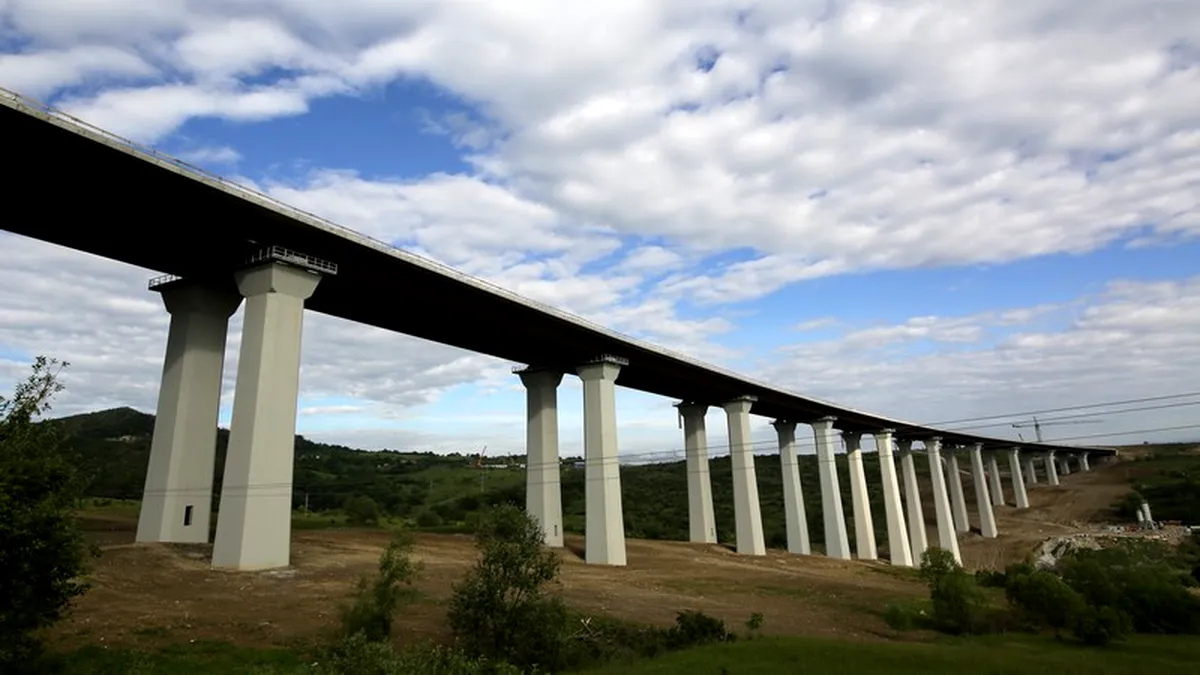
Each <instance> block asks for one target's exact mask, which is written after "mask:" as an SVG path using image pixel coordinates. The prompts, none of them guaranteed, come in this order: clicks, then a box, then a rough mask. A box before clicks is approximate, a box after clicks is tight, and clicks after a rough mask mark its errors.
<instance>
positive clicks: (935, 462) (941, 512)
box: [925, 438, 962, 564]
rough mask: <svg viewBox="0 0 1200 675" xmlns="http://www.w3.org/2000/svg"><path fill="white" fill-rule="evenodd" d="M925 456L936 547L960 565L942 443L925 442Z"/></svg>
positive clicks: (937, 439)
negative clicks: (934, 514)
mask: <svg viewBox="0 0 1200 675" xmlns="http://www.w3.org/2000/svg"><path fill="white" fill-rule="evenodd" d="M925 454H927V455H928V456H929V479H930V483H932V484H933V508H934V512H935V513H936V514H937V528H938V546H940V547H941V548H943V549H945V550H947V551H950V553H952V554H953V555H954V559H955V560H956V561H958V563H959V564H962V554H961V553H959V551H958V535H957V533H955V531H954V514H953V513H952V512H951V510H950V495H949V490H947V489H946V474H945V472H944V471H942V441H941V439H940V438H933V439H930V440H928V441H926V442H925Z"/></svg>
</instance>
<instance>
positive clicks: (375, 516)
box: [342, 495, 379, 525]
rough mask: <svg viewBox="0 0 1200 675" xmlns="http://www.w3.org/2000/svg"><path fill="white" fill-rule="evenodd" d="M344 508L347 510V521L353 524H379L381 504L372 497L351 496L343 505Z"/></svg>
mask: <svg viewBox="0 0 1200 675" xmlns="http://www.w3.org/2000/svg"><path fill="white" fill-rule="evenodd" d="M342 510H343V511H345V512H346V522H348V523H349V524H351V525H378V524H379V504H377V503H375V500H374V499H371V498H370V497H367V496H364V495H358V496H357V497H351V498H349V499H347V500H346V503H345V504H343V505H342Z"/></svg>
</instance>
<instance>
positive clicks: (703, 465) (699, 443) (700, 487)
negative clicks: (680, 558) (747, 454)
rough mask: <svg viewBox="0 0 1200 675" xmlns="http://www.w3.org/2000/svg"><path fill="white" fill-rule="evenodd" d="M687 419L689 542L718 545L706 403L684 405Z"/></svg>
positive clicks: (680, 411)
mask: <svg viewBox="0 0 1200 675" xmlns="http://www.w3.org/2000/svg"><path fill="white" fill-rule="evenodd" d="M676 407H677V408H679V414H680V416H682V417H683V448H684V454H685V456H686V457H687V485H688V541H691V542H693V543H697V544H715V543H717V520H716V517H714V516H713V499H712V479H711V478H710V477H709V473H708V431H707V430H706V429H705V425H704V415H705V414H706V413H707V412H708V404H706V403H680V404H679V405H678V406H676Z"/></svg>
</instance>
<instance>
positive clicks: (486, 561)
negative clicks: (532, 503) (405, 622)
mask: <svg viewBox="0 0 1200 675" xmlns="http://www.w3.org/2000/svg"><path fill="white" fill-rule="evenodd" d="M542 539H543V537H542V530H541V527H540V526H539V525H538V524H537V522H536V521H534V520H533V519H532V518H530V517H529V516H528V515H527V514H526V513H525V512H524V511H522V510H521V509H519V508H517V507H516V506H513V505H511V504H506V505H501V506H496V507H492V508H491V509H489V510H487V511H486V512H484V514H483V515H482V517H481V518H480V522H479V530H478V531H477V532H476V546H477V547H478V548H479V552H480V555H479V560H478V561H477V562H476V563H475V566H474V567H473V568H471V569H470V570H469V571H468V572H467V575H466V577H465V578H464V579H463V581H462V582H461V583H459V584H458V585H456V586H455V587H454V593H453V595H452V596H451V598H450V603H449V604H450V607H449V611H448V612H447V618H448V619H449V622H450V628H451V630H452V631H453V632H454V636H455V638H456V639H457V640H458V643H459V644H460V645H461V646H462V647H463V649H464V650H465V651H466V652H467V653H468V654H470V655H472V656H474V657H486V658H491V659H502V660H506V661H508V662H510V663H512V664H514V665H516V666H519V667H521V668H526V669H528V668H531V667H534V666H536V665H539V664H540V665H541V666H542V667H543V668H546V669H548V670H555V669H557V668H558V667H559V666H560V664H561V662H562V659H563V655H564V651H563V647H564V642H565V637H566V620H567V611H566V607H565V605H563V603H562V600H561V599H560V598H558V597H556V596H552V595H549V594H547V593H546V592H545V590H544V589H545V585H546V584H548V583H550V582H551V581H554V580H555V578H556V577H557V576H558V570H559V566H560V564H561V561H560V559H559V557H558V555H557V554H555V553H554V552H552V551H547V550H545V549H544V548H543V546H542Z"/></svg>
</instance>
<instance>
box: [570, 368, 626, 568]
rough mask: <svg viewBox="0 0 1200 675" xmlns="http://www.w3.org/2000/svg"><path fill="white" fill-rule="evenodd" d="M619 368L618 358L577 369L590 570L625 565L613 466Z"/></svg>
mask: <svg viewBox="0 0 1200 675" xmlns="http://www.w3.org/2000/svg"><path fill="white" fill-rule="evenodd" d="M621 365H622V363H621V362H619V361H617V360H616V359H611V358H604V359H601V360H600V361H599V362H597V363H589V364H587V365H583V366H579V368H578V369H577V370H576V372H577V373H578V374H579V379H580V380H582V381H583V459H584V480H585V482H586V484H587V485H586V487H585V489H584V500H585V501H584V503H585V506H584V508H585V509H586V510H587V514H586V517H585V521H586V523H585V525H584V527H585V529H586V532H585V537H586V541H585V543H584V546H585V548H586V550H587V552H586V554H585V555H584V561H585V562H587V564H589V565H615V566H621V565H624V564H625V563H626V559H625V514H624V511H623V510H622V508H621V467H620V465H619V464H618V463H617V402H616V401H617V399H616V397H617V393H616V382H617V376H618V375H619V374H620V372H621Z"/></svg>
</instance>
